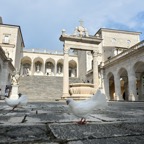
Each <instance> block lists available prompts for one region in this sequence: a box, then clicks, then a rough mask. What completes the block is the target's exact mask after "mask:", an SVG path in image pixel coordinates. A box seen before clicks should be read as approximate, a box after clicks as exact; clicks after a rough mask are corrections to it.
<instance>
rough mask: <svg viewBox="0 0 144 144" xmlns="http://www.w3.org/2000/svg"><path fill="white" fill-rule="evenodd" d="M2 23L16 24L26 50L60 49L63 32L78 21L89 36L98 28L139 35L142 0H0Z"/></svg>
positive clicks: (142, 22) (143, 26) (142, 29)
mask: <svg viewBox="0 0 144 144" xmlns="http://www.w3.org/2000/svg"><path fill="white" fill-rule="evenodd" d="M0 16H1V17H2V18H3V23H5V24H13V25H19V26H20V27H21V30H22V34H23V38H24V42H25V47H26V48H39V49H48V50H62V49H63V43H62V42H61V41H59V37H60V35H61V31H62V29H65V30H66V33H68V34H72V33H73V31H74V29H75V27H76V26H78V25H79V20H80V19H82V20H83V21H84V24H83V25H84V27H86V28H87V29H88V32H89V34H91V35H94V34H95V33H96V32H97V30H98V29H99V28H113V29H121V30H130V31H138V32H142V34H141V40H143V39H144V34H143V33H144V1H143V0H139V1H137V0H3V1H2V0H0Z"/></svg>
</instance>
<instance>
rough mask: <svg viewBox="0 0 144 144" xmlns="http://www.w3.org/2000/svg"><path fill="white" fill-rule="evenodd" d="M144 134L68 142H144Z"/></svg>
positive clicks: (74, 143)
mask: <svg viewBox="0 0 144 144" xmlns="http://www.w3.org/2000/svg"><path fill="white" fill-rule="evenodd" d="M143 143H144V135H142V136H133V137H132V136H127V137H117V138H105V139H88V140H81V141H71V142H68V144H143Z"/></svg>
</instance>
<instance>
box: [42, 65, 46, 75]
mask: <svg viewBox="0 0 144 144" xmlns="http://www.w3.org/2000/svg"><path fill="white" fill-rule="evenodd" d="M42 72H43V75H45V73H46V72H45V62H44V63H43V70H42Z"/></svg>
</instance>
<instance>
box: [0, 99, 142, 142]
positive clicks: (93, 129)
mask: <svg viewBox="0 0 144 144" xmlns="http://www.w3.org/2000/svg"><path fill="white" fill-rule="evenodd" d="M11 109H12V108H10V107H8V106H6V105H5V103H0V143H2V144H5V143H16V144H18V143H20V144H21V143H24V144H38V143H40V144H46V143H50V144H59V143H60V144H82V143H83V144H95V143H96V144H104V143H106V144H143V143H144V114H143V111H144V103H142V102H141V103H138V102H137V103H136V102H135V103H130V102H129V103H126V102H109V107H108V108H107V109H104V110H94V111H93V113H92V114H91V115H90V116H89V117H88V118H87V121H88V123H87V125H78V124H76V121H78V120H80V119H79V118H76V117H75V116H73V115H72V114H71V112H70V111H69V110H68V107H67V106H66V105H65V103H59V102H54V103H51V102H49V103H29V104H28V105H27V106H26V107H24V109H21V108H17V109H15V110H14V111H11V112H10V110H11ZM25 116H26V119H25V120H24V117H25ZM22 121H23V123H22Z"/></svg>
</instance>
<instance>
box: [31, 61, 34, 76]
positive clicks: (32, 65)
mask: <svg viewBox="0 0 144 144" xmlns="http://www.w3.org/2000/svg"><path fill="white" fill-rule="evenodd" d="M33 67H34V63H33V61H32V63H31V75H33V74H34V71H33V70H34V68H33Z"/></svg>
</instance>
